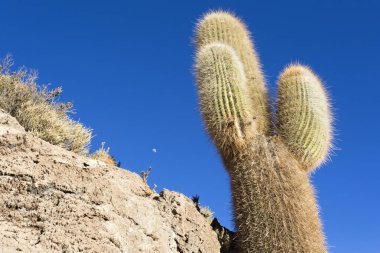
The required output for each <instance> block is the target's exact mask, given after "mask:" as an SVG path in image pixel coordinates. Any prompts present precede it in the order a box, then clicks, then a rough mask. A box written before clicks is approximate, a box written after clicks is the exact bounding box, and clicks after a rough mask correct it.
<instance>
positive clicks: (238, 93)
mask: <svg viewBox="0 0 380 253" xmlns="http://www.w3.org/2000/svg"><path fill="white" fill-rule="evenodd" d="M196 41H197V49H198V52H197V57H196V59H197V63H196V73H197V84H198V93H199V98H200V109H201V112H202V115H203V118H204V121H205V125H206V128H207V130H208V132H209V134H210V136H211V138H212V139H213V141H214V143H215V145H216V146H217V148H218V150H219V152H220V154H221V157H222V159H223V162H224V164H225V167H226V168H227V170H228V172H229V174H230V178H231V188H232V195H233V204H234V219H235V223H236V229H237V242H238V248H239V252H260V253H262V252H289V253H291V252H313V253H323V252H327V249H326V245H325V239H324V235H323V232H322V226H321V223H320V220H319V215H318V206H317V203H316V201H315V196H314V190H313V187H312V185H311V184H310V182H309V175H308V173H307V172H309V171H311V170H312V169H314V168H315V167H316V166H318V165H319V164H320V163H321V162H322V161H323V160H324V159H325V157H326V156H327V153H328V150H329V147H330V142H331V115H330V110H329V105H328V99H327V96H326V92H325V91H324V89H323V86H322V84H321V82H320V80H319V79H318V77H316V75H315V74H313V72H312V71H311V70H310V69H308V68H307V67H303V66H300V65H293V66H290V67H288V68H286V69H285V70H284V71H283V73H282V74H281V76H280V78H279V99H278V110H277V118H278V123H277V126H276V129H278V133H277V134H276V133H274V134H273V132H274V130H271V129H270V122H271V118H270V113H269V110H268V108H269V107H268V97H267V92H266V88H265V83H264V79H263V77H262V72H261V68H260V64H259V62H258V57H257V54H256V53H255V51H254V49H253V45H252V43H251V41H250V39H249V34H248V32H247V31H246V28H245V26H244V25H243V24H242V22H241V21H240V20H238V19H237V18H236V17H234V16H232V15H231V14H229V13H226V12H212V13H210V14H207V15H206V16H205V17H204V18H203V19H202V20H201V21H200V22H199V24H198V27H197V38H196Z"/></svg>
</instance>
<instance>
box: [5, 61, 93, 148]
mask: <svg viewBox="0 0 380 253" xmlns="http://www.w3.org/2000/svg"><path fill="white" fill-rule="evenodd" d="M12 65H13V61H12V58H11V57H10V56H6V57H5V58H4V60H3V61H2V62H1V63H0V108H1V109H3V110H4V111H6V112H8V113H9V114H10V115H12V116H13V117H15V118H16V119H17V120H18V121H19V123H20V124H21V125H22V126H23V127H24V128H25V130H26V131H30V132H32V133H34V134H35V135H36V136H37V137H40V138H41V139H43V140H45V141H47V142H50V143H51V144H54V145H57V146H60V147H62V148H65V149H67V150H70V151H73V152H75V153H79V154H87V153H88V146H89V143H90V141H91V135H92V134H91V130H90V129H89V128H86V127H84V126H83V125H82V124H81V123H79V122H77V121H74V120H72V119H71V118H70V117H69V116H68V114H69V113H73V110H72V103H61V102H57V101H56V99H57V97H58V96H59V95H60V94H61V93H62V89H61V88H57V89H55V90H52V91H49V90H48V89H47V86H38V85H37V84H36V79H37V74H36V73H35V72H30V71H27V70H25V69H20V70H18V71H11V70H10V67H11V66H12Z"/></svg>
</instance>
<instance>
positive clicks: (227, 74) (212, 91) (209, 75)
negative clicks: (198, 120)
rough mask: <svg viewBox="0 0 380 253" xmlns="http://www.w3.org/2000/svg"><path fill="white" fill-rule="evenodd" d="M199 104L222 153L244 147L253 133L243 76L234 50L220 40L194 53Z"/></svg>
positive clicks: (208, 127) (207, 126)
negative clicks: (195, 54)
mask: <svg viewBox="0 0 380 253" xmlns="http://www.w3.org/2000/svg"><path fill="white" fill-rule="evenodd" d="M196 71H197V83H198V91H199V97H200V108H201V112H202V115H203V118H204V121H205V124H206V128H207V130H208V132H209V133H210V135H211V137H212V139H213V141H214V143H215V144H216V146H217V147H218V148H219V150H220V152H221V153H222V154H227V153H228V151H229V150H230V147H234V148H237V149H240V148H244V147H246V146H247V144H248V143H249V140H250V139H251V137H252V136H253V135H254V134H255V128H254V126H253V124H254V122H253V120H252V105H251V104H250V103H251V100H250V99H249V97H248V95H247V94H248V92H247V80H246V77H245V75H244V71H243V67H242V64H241V62H240V60H239V58H238V56H237V55H236V53H235V51H234V50H233V49H232V48H231V47H230V46H227V45H225V44H222V43H211V44H209V45H206V46H204V47H203V48H202V49H201V50H199V52H198V54H197V64H196Z"/></svg>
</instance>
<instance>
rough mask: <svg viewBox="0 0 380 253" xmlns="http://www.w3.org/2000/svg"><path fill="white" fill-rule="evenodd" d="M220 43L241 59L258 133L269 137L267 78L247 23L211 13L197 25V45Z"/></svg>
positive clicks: (222, 14) (232, 17)
mask: <svg viewBox="0 0 380 253" xmlns="http://www.w3.org/2000/svg"><path fill="white" fill-rule="evenodd" d="M213 42H220V43H224V44H227V45H229V46H230V47H232V48H233V49H234V50H235V52H236V54H237V56H238V57H239V58H240V60H241V62H242V64H243V68H244V74H245V76H246V78H247V86H248V91H249V94H250V97H251V100H252V102H251V103H252V109H253V110H252V113H253V115H252V116H253V117H254V118H255V121H256V122H257V124H256V128H257V132H258V133H261V134H266V133H268V132H269V130H270V122H271V120H270V117H269V114H270V113H269V106H268V97H267V89H266V85H265V79H264V76H263V73H262V70H261V65H260V63H259V57H258V55H257V53H256V51H255V50H254V46H253V43H252V41H251V39H250V34H249V32H248V30H247V28H246V26H245V24H244V23H243V22H242V21H240V20H239V19H238V18H237V17H235V16H233V15H231V14H230V13H227V12H223V11H218V12H210V13H207V14H206V15H205V16H204V17H203V18H202V19H201V21H200V22H199V23H198V25H197V36H196V44H197V48H198V49H200V48H202V47H203V46H204V45H207V44H210V43H213Z"/></svg>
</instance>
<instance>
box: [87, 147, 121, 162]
mask: <svg viewBox="0 0 380 253" xmlns="http://www.w3.org/2000/svg"><path fill="white" fill-rule="evenodd" d="M104 144H105V143H104V142H102V144H101V146H100V148H99V149H98V150H97V151H96V152H95V153H94V154H92V155H90V157H91V158H93V159H96V160H99V161H102V162H104V163H106V164H108V165H111V166H118V162H116V160H115V158H114V157H113V156H112V155H110V153H109V152H110V148H109V147H108V148H104Z"/></svg>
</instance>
